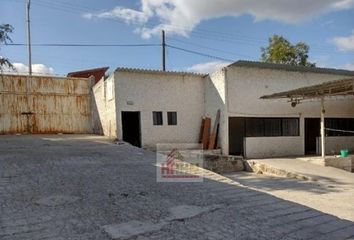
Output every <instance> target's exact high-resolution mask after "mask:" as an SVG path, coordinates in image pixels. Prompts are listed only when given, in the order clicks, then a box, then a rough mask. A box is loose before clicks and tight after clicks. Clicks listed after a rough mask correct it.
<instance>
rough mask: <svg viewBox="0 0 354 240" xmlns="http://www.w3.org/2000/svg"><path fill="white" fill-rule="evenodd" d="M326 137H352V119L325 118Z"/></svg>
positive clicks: (353, 119)
mask: <svg viewBox="0 0 354 240" xmlns="http://www.w3.org/2000/svg"><path fill="white" fill-rule="evenodd" d="M325 127H326V128H329V129H328V130H326V135H327V136H354V118H326V119H325Z"/></svg>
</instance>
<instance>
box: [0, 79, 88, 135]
mask: <svg viewBox="0 0 354 240" xmlns="http://www.w3.org/2000/svg"><path fill="white" fill-rule="evenodd" d="M26 82H27V83H28V86H26ZM26 88H28V93H26ZM89 94H90V81H88V79H82V78H81V79H80V78H58V77H47V76H46V77H42V76H32V77H30V78H29V77H28V76H18V75H0V134H9V133H24V132H27V131H30V132H32V133H59V132H61V133H88V132H90V131H91V125H90V117H91V110H90V95H89Z"/></svg>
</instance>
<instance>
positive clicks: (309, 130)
mask: <svg viewBox="0 0 354 240" xmlns="http://www.w3.org/2000/svg"><path fill="white" fill-rule="evenodd" d="M320 122H321V120H320V119H319V118H305V154H308V155H315V154H316V138H317V137H319V136H320Z"/></svg>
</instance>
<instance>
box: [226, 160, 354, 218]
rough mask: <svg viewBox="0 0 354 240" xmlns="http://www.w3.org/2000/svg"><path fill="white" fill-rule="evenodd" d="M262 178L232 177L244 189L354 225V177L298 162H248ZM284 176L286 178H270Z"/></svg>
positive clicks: (233, 175) (248, 176) (350, 174)
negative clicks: (323, 213) (259, 192)
mask: <svg viewBox="0 0 354 240" xmlns="http://www.w3.org/2000/svg"><path fill="white" fill-rule="evenodd" d="M248 162H249V163H250V164H251V165H255V166H256V168H257V169H259V171H261V172H262V174H263V175H259V174H258V175H257V174H256V175H255V174H241V175H239V174H232V175H229V177H231V178H232V179H237V180H238V181H239V182H240V183H243V184H245V185H246V186H250V187H254V188H256V189H257V190H261V191H266V192H267V193H270V194H272V195H274V196H277V197H280V198H282V199H286V200H290V201H294V202H297V203H300V204H303V205H305V206H308V207H311V208H314V209H317V210H320V211H323V212H326V213H329V214H333V215H335V216H338V217H340V218H343V219H347V220H350V221H354V173H351V172H347V171H344V170H341V169H337V168H333V167H324V166H320V165H317V164H313V163H309V162H307V161H304V160H302V159H297V158H279V159H276V158H274V159H260V160H248ZM276 175H278V176H283V177H286V178H279V177H271V176H276Z"/></svg>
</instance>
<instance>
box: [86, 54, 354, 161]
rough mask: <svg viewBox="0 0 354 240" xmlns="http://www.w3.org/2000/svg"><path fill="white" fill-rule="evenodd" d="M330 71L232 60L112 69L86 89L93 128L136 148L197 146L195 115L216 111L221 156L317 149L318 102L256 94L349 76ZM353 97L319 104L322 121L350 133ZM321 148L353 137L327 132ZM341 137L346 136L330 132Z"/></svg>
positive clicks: (344, 144)
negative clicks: (215, 65) (182, 67)
mask: <svg viewBox="0 0 354 240" xmlns="http://www.w3.org/2000/svg"><path fill="white" fill-rule="evenodd" d="M353 76H354V72H352V71H346V70H337V69H324V68H310V67H299V66H289V65H278V64H267V63H259V62H248V61H238V62H235V63H233V64H231V65H229V66H227V67H225V68H223V69H220V70H218V71H216V72H214V73H213V74H210V75H200V74H193V73H183V72H163V71H155V70H141V69H126V68H118V69H117V70H116V71H115V72H114V73H113V74H112V75H111V76H110V77H109V78H108V79H106V80H105V81H104V80H103V79H102V80H101V81H100V82H98V83H97V84H96V85H95V86H94V88H93V91H94V96H95V101H96V106H97V110H98V113H99V114H98V117H99V118H96V120H98V119H99V120H100V121H96V123H98V124H96V130H98V131H99V130H101V131H102V132H103V133H104V134H105V135H109V136H112V137H117V138H118V139H123V140H126V141H128V142H131V143H133V144H135V145H137V146H143V147H148V148H153V147H155V145H156V144H157V143H197V142H198V137H199V131H200V124H201V119H202V117H204V116H207V117H210V118H211V119H212V123H213V122H214V119H215V116H216V113H217V110H218V109H220V111H221V118H220V128H219V135H218V145H219V147H220V148H221V149H222V152H223V154H234V155H244V156H245V157H248V158H255V157H257V158H258V157H275V156H289V155H304V154H314V153H316V151H317V152H318V147H317V145H318V137H319V129H320V128H319V118H320V110H319V109H320V107H319V106H320V102H319V101H312V102H304V103H301V104H298V105H297V106H296V107H291V104H290V103H289V102H287V101H286V100H261V99H260V97H261V96H263V95H269V94H272V93H275V92H282V91H288V90H292V89H295V88H299V87H305V86H309V85H314V84H319V83H323V82H327V81H332V80H338V79H345V78H353ZM353 103H354V99H340V101H338V99H332V100H329V101H326V117H327V118H328V119H327V124H328V126H334V127H335V128H338V129H344V130H354V104H353ZM328 135H329V137H328V138H329V140H328V141H327V144H328V146H327V151H328V153H331V152H337V151H338V150H339V149H342V148H348V149H349V150H354V136H348V135H350V134H348V133H346V134H343V133H340V132H336V133H333V132H329V133H328ZM332 135H346V136H332Z"/></svg>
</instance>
